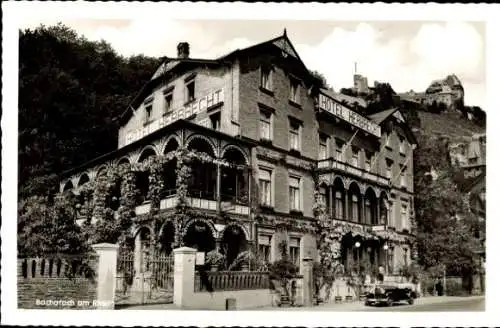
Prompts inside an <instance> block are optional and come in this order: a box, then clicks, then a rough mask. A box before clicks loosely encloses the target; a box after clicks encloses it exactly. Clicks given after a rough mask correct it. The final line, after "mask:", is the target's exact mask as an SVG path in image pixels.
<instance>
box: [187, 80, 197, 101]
mask: <svg viewBox="0 0 500 328" xmlns="http://www.w3.org/2000/svg"><path fill="white" fill-rule="evenodd" d="M194 82H195V81H194V79H192V80H190V81H187V82H186V103H190V102H192V101H194V99H195V98H194V91H195V83H194Z"/></svg>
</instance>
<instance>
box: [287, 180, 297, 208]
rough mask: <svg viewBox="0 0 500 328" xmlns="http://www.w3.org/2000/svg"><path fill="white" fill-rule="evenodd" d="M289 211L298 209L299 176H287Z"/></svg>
mask: <svg viewBox="0 0 500 328" xmlns="http://www.w3.org/2000/svg"><path fill="white" fill-rule="evenodd" d="M289 181H290V182H289V196H290V211H300V178H296V177H289Z"/></svg>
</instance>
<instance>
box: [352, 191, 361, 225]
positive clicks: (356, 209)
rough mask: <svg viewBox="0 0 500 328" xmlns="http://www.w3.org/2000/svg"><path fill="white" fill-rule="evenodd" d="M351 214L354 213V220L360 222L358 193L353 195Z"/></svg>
mask: <svg viewBox="0 0 500 328" xmlns="http://www.w3.org/2000/svg"><path fill="white" fill-rule="evenodd" d="M351 214H352V218H351V219H352V221H353V222H358V221H359V204H358V195H352V196H351Z"/></svg>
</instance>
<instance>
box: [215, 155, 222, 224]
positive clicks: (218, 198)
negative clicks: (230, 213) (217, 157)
mask: <svg viewBox="0 0 500 328" xmlns="http://www.w3.org/2000/svg"><path fill="white" fill-rule="evenodd" d="M220 180H221V172H220V163H217V180H216V182H215V188H216V191H215V197H216V202H217V204H216V209H217V213H218V214H219V213H220V212H221V208H220V200H221V198H220V184H221V181H220Z"/></svg>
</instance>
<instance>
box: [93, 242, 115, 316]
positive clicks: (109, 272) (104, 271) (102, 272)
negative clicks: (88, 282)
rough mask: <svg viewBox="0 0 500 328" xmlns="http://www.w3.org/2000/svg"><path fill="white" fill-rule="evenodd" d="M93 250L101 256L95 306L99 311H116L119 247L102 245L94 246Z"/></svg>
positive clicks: (98, 266)
mask: <svg viewBox="0 0 500 328" xmlns="http://www.w3.org/2000/svg"><path fill="white" fill-rule="evenodd" d="M92 248H93V249H94V250H95V251H96V252H97V255H98V256H99V260H98V265H97V293H96V294H97V300H95V301H94V305H95V306H96V307H97V309H114V308H115V304H114V302H115V290H116V265H117V255H118V254H117V253H118V245H115V244H108V243H102V244H96V245H92Z"/></svg>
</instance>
